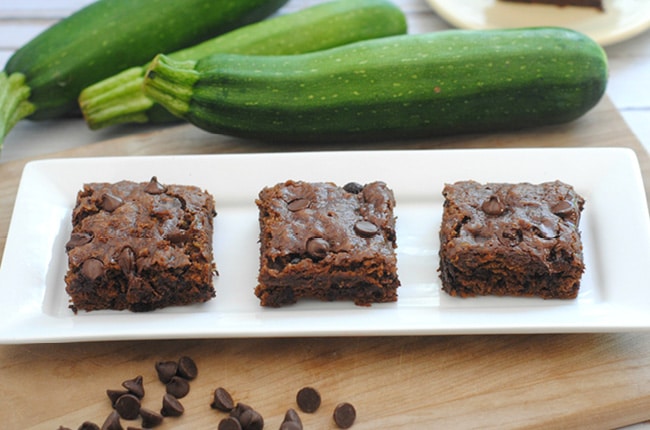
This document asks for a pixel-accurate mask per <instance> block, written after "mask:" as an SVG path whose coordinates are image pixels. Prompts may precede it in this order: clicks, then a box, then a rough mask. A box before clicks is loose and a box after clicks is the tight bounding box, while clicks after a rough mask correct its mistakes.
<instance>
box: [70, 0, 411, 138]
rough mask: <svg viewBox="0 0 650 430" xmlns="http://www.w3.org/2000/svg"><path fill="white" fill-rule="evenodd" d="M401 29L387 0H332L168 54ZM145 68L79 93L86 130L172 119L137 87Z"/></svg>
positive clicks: (307, 48) (293, 49)
mask: <svg viewBox="0 0 650 430" xmlns="http://www.w3.org/2000/svg"><path fill="white" fill-rule="evenodd" d="M406 30H407V25H406V17H405V16H404V14H403V12H402V11H401V10H400V9H399V8H398V7H396V6H395V5H394V4H392V3H391V2H389V1H388V0H335V1H330V2H326V3H321V4H318V5H315V6H312V7H308V8H306V9H302V10H300V11H297V12H294V13H291V14H287V15H281V16H278V17H275V18H271V19H268V20H265V21H262V22H258V23H255V24H250V25H247V26H245V27H242V28H238V29H236V30H233V31H231V32H228V33H226V34H223V35H221V36H218V37H216V38H214V39H210V40H208V41H205V42H202V43H200V44H198V45H196V46H193V47H191V48H186V49H183V50H181V51H177V52H174V53H171V54H168V56H169V58H171V59H174V60H198V59H200V58H203V57H206V56H208V55H212V54H216V53H234V54H251V55H293V54H301V53H305V52H311V51H318V50H322V49H327V48H332V47H335V46H339V45H345V44H348V43H352V42H357V41H360V40H366V39H374V38H378V37H386V36H394V35H398V34H404V33H406ZM146 67H147V65H145V66H142V67H132V68H130V69H127V70H125V71H123V72H121V73H118V74H117V75H114V76H112V77H110V78H107V79H105V80H103V81H100V82H98V83H96V84H93V85H91V86H90V87H88V88H86V89H84V90H83V91H82V92H81V95H80V97H79V106H80V108H81V112H82V114H83V116H84V118H85V119H86V122H87V123H88V126H89V127H90V128H91V129H99V128H102V127H106V126H108V125H112V124H120V123H126V122H140V123H143V122H150V121H155V122H165V121H169V120H178V118H176V117H174V116H172V115H170V114H169V113H168V112H167V111H166V110H165V109H164V108H161V107H160V106H156V105H155V104H154V102H153V100H151V99H149V98H148V97H146V96H145V95H144V93H143V92H142V81H143V80H144V73H145V71H146ZM161 111H162V112H167V115H162V114H161Z"/></svg>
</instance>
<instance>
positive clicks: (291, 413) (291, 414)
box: [283, 408, 302, 425]
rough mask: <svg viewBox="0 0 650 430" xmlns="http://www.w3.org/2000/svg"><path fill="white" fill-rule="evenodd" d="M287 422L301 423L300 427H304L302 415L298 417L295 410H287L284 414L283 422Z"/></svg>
mask: <svg viewBox="0 0 650 430" xmlns="http://www.w3.org/2000/svg"><path fill="white" fill-rule="evenodd" d="M287 421H293V422H295V423H300V425H302V420H301V419H300V415H298V412H296V410H295V409H294V408H289V409H287V412H286V413H285V414H284V420H283V422H287Z"/></svg>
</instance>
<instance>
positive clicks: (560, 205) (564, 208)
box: [551, 200, 573, 218]
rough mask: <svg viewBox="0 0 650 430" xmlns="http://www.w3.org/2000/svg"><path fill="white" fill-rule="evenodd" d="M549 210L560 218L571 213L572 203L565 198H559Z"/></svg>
mask: <svg viewBox="0 0 650 430" xmlns="http://www.w3.org/2000/svg"><path fill="white" fill-rule="evenodd" d="M551 212H553V213H554V214H555V215H557V216H559V217H561V218H564V217H566V216H568V215H571V214H572V213H573V204H572V203H571V202H568V201H566V200H560V201H559V202H557V203H556V204H555V205H553V207H552V208H551Z"/></svg>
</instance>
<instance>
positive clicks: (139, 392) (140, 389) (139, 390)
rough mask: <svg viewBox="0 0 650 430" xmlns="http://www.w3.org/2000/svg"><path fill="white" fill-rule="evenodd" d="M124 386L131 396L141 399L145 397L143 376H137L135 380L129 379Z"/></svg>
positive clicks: (123, 383)
mask: <svg viewBox="0 0 650 430" xmlns="http://www.w3.org/2000/svg"><path fill="white" fill-rule="evenodd" d="M122 386H123V387H124V388H126V389H127V390H129V391H130V392H131V394H133V395H135V396H137V397H139V398H143V397H144V383H143V381H142V376H136V377H135V378H133V379H128V380H126V381H124V382H122Z"/></svg>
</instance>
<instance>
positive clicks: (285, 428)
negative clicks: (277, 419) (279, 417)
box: [280, 421, 302, 430]
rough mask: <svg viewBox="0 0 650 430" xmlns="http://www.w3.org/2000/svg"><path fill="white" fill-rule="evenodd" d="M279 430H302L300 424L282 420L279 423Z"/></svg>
mask: <svg viewBox="0 0 650 430" xmlns="http://www.w3.org/2000/svg"><path fill="white" fill-rule="evenodd" d="M280 430H302V424H300V423H297V422H294V421H284V422H283V423H282V424H281V425H280Z"/></svg>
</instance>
